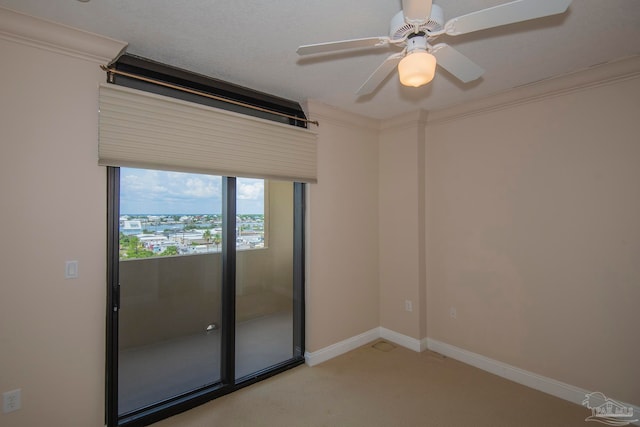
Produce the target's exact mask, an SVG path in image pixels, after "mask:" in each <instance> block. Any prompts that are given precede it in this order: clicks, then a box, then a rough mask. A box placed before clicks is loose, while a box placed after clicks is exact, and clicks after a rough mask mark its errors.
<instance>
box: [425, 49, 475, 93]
mask: <svg viewBox="0 0 640 427" xmlns="http://www.w3.org/2000/svg"><path fill="white" fill-rule="evenodd" d="M431 54H432V55H433V56H435V57H436V63H437V64H438V65H439V66H441V67H442V68H444V69H445V70H447V71H448V72H450V73H451V74H453V75H454V76H455V77H457V78H458V79H459V80H460V81H462V82H463V83H469V82H470V81H473V80H475V79H477V78H479V77H480V76H482V74H484V70H483V69H482V68H480V67H479V66H478V64H476V63H475V62H473V61H472V60H470V59H469V58H467V57H466V56H464V55H463V54H461V53H460V52H458V51H457V50H456V49H454V48H452V47H451V46H449V45H448V44H445V43H440V44H437V45H435V46H433V48H432V49H431Z"/></svg>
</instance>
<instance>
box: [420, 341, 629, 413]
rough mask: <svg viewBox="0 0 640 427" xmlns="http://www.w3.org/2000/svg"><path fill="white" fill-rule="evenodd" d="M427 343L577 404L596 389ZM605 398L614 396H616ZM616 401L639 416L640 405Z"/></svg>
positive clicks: (488, 370) (450, 347) (459, 349)
mask: <svg viewBox="0 0 640 427" xmlns="http://www.w3.org/2000/svg"><path fill="white" fill-rule="evenodd" d="M426 342H427V348H428V349H429V350H431V351H435V352H437V353H440V354H443V355H445V356H447V357H450V358H452V359H456V360H458V361H460V362H463V363H466V364H467V365H471V366H475V367H476V368H479V369H482V370H483V371H487V372H490V373H492V374H494V375H498V376H499V377H503V378H506V379H508V380H510V381H513V382H516V383H518V384H522V385H525V386H527V387H531V388H533V389H535V390H539V391H542V392H544V393H547V394H550V395H552V396H556V397H559V398H560V399H564V400H567V401H569V402H573V403H576V404H578V405H582V401H583V400H584V398H585V395H586V394H587V393H590V392H592V391H597V390H585V389H582V388H580V387H575V386H572V385H570V384H566V383H563V382H561V381H557V380H554V379H552V378H548V377H544V376H542V375H538V374H535V373H533V372H529V371H525V370H524V369H520V368H517V367H515V366H511V365H508V364H506V363H503V362H500V361H498V360H494V359H490V358H488V357H485V356H482V355H481V354H477V353H473V352H471V351H468V350H464V349H462V348H459V347H456V346H453V345H451V344H447V343H443V342H441V341H437V340H434V339H431V338H427V340H426ZM608 397H610V398H611V399H615V396H608ZM615 400H617V399H615ZM617 401H618V402H619V403H621V404H623V405H625V406H628V407H631V408H633V413H634V418H638V416H640V407H638V406H635V405H631V404H629V403H625V402H621V401H619V400H617ZM634 424H635V425H640V421H638V422H635V423H634Z"/></svg>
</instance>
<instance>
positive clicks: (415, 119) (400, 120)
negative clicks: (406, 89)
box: [380, 110, 430, 131]
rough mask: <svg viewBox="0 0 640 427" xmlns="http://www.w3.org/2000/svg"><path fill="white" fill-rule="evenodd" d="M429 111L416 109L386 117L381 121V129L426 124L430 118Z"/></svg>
mask: <svg viewBox="0 0 640 427" xmlns="http://www.w3.org/2000/svg"><path fill="white" fill-rule="evenodd" d="M429 114H430V113H429V112H428V111H426V110H416V111H412V112H409V113H405V114H401V115H399V116H395V117H391V118H390V119H385V120H383V121H382V122H381V123H380V130H381V131H386V130H390V129H395V128H399V127H402V128H406V127H409V126H425V125H426V124H427V121H428V118H429Z"/></svg>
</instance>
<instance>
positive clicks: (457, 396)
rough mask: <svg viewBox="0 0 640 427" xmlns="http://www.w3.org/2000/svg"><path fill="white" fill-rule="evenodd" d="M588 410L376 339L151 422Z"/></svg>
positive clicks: (572, 419)
mask: <svg viewBox="0 0 640 427" xmlns="http://www.w3.org/2000/svg"><path fill="white" fill-rule="evenodd" d="M590 413H591V411H589V410H588V409H587V408H584V407H581V406H579V405H575V404H573V403H570V402H567V401H564V400H561V399H558V398H556V397H553V396H550V395H548V394H545V393H542V392H539V391H537V390H533V389H531V388H528V387H525V386H522V385H520V384H517V383H513V382H511V381H508V380H505V379H503V378H500V377H498V376H495V375H492V374H490V373H487V372H484V371H482V370H480V369H477V368H474V367H472V366H469V365H465V364H463V363H460V362H458V361H456V360H453V359H449V358H446V357H444V356H441V355H439V354H436V353H432V352H429V351H427V352H423V353H416V352H413V351H411V350H407V349H405V348H403V347H399V346H396V345H394V344H391V343H388V342H384V341H377V342H374V343H371V344H368V345H366V346H363V347H360V348H358V349H356V350H353V351H351V352H349V353H346V354H343V355H341V356H339V357H336V358H334V359H331V360H329V361H327V362H325V363H322V364H320V365H317V366H314V367H308V366H304V365H303V366H299V367H296V368H294V369H292V370H289V371H287V372H285V373H283V374H280V375H278V376H276V377H273V378H270V379H268V380H266V381H262V382H260V383H257V384H254V385H252V386H249V387H247V388H244V389H242V390H240V391H238V392H236V393H233V394H230V395H227V396H224V397H222V398H219V399H217V400H214V401H212V402H209V403H207V404H205V405H203V406H200V407H198V408H195V409H192V410H191V411H188V412H185V413H183V414H179V415H176V416H174V417H172V418H169V419H166V420H163V421H161V422H159V423H156V424H154V426H155V427H173V426H176V427H177V426H180V427H205V426H206V427H209V426H225V427H240V426H242V427H259V426H274V427H275V426H278V427H286V426H305V427H314V426H318V427H319V426H345V427H359V426H381V427H382V426H384V427H395V426H434V427H439V426H442V427H445V426H447V427H458V426H460V427H462V426H474V427H482V426H487V427H489V426H491V427H500V426H505V427H506V426H509V427H514V426H517V427H528V426H531V427H533V426H536V427H538V426H545V427H554V426H557V427H571V426H582V427H584V426H587V425H593V423H587V422H585V418H586V417H587V416H588V415H590Z"/></svg>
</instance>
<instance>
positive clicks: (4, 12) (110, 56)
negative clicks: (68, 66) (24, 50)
mask: <svg viewBox="0 0 640 427" xmlns="http://www.w3.org/2000/svg"><path fill="white" fill-rule="evenodd" d="M0 38H2V39H5V40H9V41H13V42H17V43H21V44H26V45H29V46H33V47H37V48H41V49H45V50H49V51H52V52H56V53H61V54H64V55H68V56H73V57H75V58H81V59H85V60H88V61H92V62H97V63H99V64H108V63H110V62H111V61H113V60H114V59H115V58H117V57H118V56H120V55H121V54H122V53H123V52H124V50H125V49H126V47H127V43H126V42H123V41H120V40H115V39H111V38H108V37H103V36H100V35H98V34H94V33H90V32H87V31H82V30H78V29H76V28H72V27H68V26H66V25H62V24H58V23H55V22H52V21H47V20H44V19H41V18H36V17H33V16H30V15H25V14H23V13H20V12H16V11H14V10H11V9H6V8H2V7H0Z"/></svg>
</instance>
